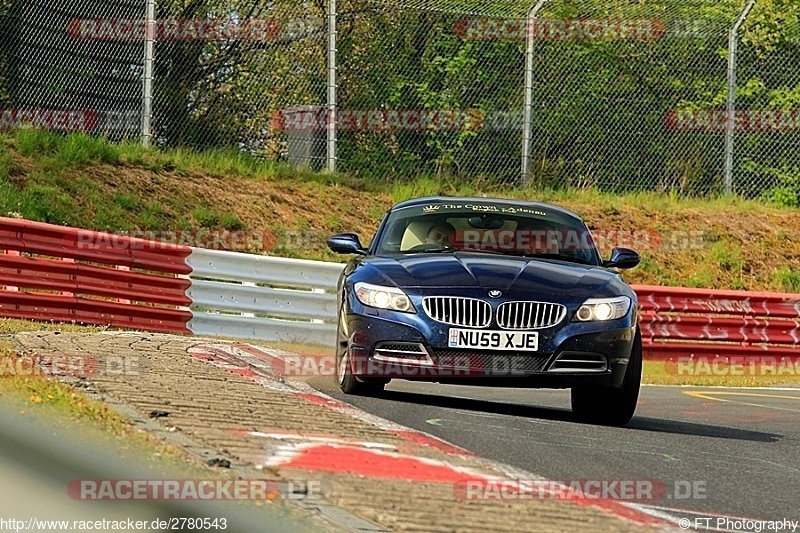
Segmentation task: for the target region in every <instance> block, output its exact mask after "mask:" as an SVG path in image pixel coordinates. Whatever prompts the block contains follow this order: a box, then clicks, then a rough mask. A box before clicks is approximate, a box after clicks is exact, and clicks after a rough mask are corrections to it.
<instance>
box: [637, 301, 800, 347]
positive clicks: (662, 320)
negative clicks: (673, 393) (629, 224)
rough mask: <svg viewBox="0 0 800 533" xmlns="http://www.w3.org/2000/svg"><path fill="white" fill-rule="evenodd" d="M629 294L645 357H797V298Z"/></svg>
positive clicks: (799, 326) (799, 321)
mask: <svg viewBox="0 0 800 533" xmlns="http://www.w3.org/2000/svg"><path fill="white" fill-rule="evenodd" d="M634 290H636V294H637V295H638V297H639V309H640V316H639V324H640V327H641V330H642V340H643V342H644V352H645V357H646V358H649V359H674V358H677V357H690V356H708V357H714V356H721V357H730V356H742V355H747V356H750V355H753V356H755V355H770V356H775V357H781V356H798V355H800V352H799V351H798V348H800V294H776V293H764V292H746V291H711V290H707V289H680V288H675V287H653V286H647V285H637V286H634Z"/></svg>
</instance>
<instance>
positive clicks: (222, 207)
mask: <svg viewBox="0 0 800 533" xmlns="http://www.w3.org/2000/svg"><path fill="white" fill-rule="evenodd" d="M436 194H444V195H451V196H456V195H458V196H462V195H463V196H471V195H487V196H502V197H509V198H520V199H533V200H542V201H547V202H552V203H556V204H559V205H562V206H565V207H567V208H569V209H572V210H574V211H576V212H577V213H579V214H580V215H582V216H583V217H584V218H585V219H586V220H587V222H588V223H589V225H590V227H591V228H592V229H593V230H594V231H595V232H596V233H597V234H598V235H599V241H600V246H601V248H602V251H603V252H604V254H608V252H609V251H610V248H611V247H612V246H613V245H615V244H616V245H629V246H632V247H635V248H638V249H639V251H640V252H641V253H642V255H643V261H642V264H641V266H639V267H638V268H636V269H634V270H632V271H630V272H629V273H626V278H627V279H628V280H629V281H630V282H633V283H648V284H656V285H672V286H689V287H705V288H732V289H744V290H772V291H782V292H800V266H798V265H800V209H798V208H792V207H784V206H780V205H777V204H771V203H767V202H764V201H752V200H743V199H741V198H736V197H719V198H712V199H706V198H703V199H698V198H688V199H687V198H681V197H678V196H674V195H664V194H655V193H631V194H623V195H620V194H609V193H603V192H600V191H597V190H594V189H588V190H569V191H566V190H564V191H560V190H535V189H521V188H510V187H508V186H503V185H499V184H497V183H494V182H493V181H492V180H490V179H472V180H460V179H457V178H452V177H438V178H434V177H430V176H420V177H414V178H407V177H398V176H388V177H386V178H385V179H381V180H378V179H367V178H355V177H352V176H348V175H346V174H337V175H330V174H326V173H312V172H303V171H296V170H293V169H291V168H289V167H287V166H285V165H283V164H278V163H272V162H263V161H257V160H254V159H252V158H250V157H247V156H246V155H242V154H239V153H231V152H220V151H210V152H202V153H198V152H193V151H189V150H170V151H158V150H146V149H143V148H142V147H141V146H140V145H139V144H138V143H133V142H130V143H122V144H111V143H108V142H106V141H105V140H102V139H96V138H92V137H89V136H86V135H83V134H75V135H68V136H63V135H59V134H53V133H47V132H41V131H36V130H19V131H16V132H14V133H9V134H2V135H0V215H5V216H18V217H23V218H27V219H31V220H39V221H44V222H51V223H55V224H63V225H69V226H76V227H84V228H89V229H97V230H108V231H113V232H139V234H143V235H144V236H146V235H148V233H147V232H154V233H164V232H170V233H171V234H176V233H181V232H182V233H181V235H185V234H187V233H188V234H192V232H195V233H194V234H196V233H197V232H202V231H208V232H218V231H236V232H241V233H242V234H251V235H253V234H257V235H261V236H262V237H263V238H261V239H260V240H259V239H250V240H247V239H245V240H247V247H249V250H250V251H261V252H264V251H266V252H267V253H271V254H274V255H284V256H290V257H301V258H308V259H323V260H342V258H341V257H338V256H334V255H332V254H331V253H330V252H328V251H327V250H326V248H325V244H324V241H325V237H327V236H328V235H329V234H330V233H333V232H338V231H355V232H357V233H359V234H361V235H362V237H363V238H365V239H368V238H369V237H370V236H371V234H372V232H374V230H375V228H376V226H377V224H378V222H379V220H380V218H381V216H382V215H383V213H384V212H385V210H386V209H387V208H388V207H389V206H391V205H392V204H393V203H395V202H398V201H401V200H405V199H408V198H412V197H416V196H424V195H436ZM180 240H181V239H180V238H178V241H180ZM254 241H257V242H254ZM190 243H191V242H190ZM199 244H202V242H201V243H199Z"/></svg>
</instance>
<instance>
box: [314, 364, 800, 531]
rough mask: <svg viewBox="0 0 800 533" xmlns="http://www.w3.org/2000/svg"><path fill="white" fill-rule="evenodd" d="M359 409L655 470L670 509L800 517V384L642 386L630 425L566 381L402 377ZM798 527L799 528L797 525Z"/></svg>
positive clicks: (484, 451)
mask: <svg viewBox="0 0 800 533" xmlns="http://www.w3.org/2000/svg"><path fill="white" fill-rule="evenodd" d="M309 383H310V384H311V385H312V386H314V387H316V388H317V389H319V390H321V391H323V392H326V393H328V394H330V395H331V396H333V397H335V398H338V399H340V400H344V401H346V402H349V403H351V404H353V405H356V406H357V407H360V408H361V409H363V410H365V411H367V412H369V413H373V414H376V415H379V416H381V417H384V418H387V419H389V420H392V421H395V422H398V423H400V424H403V425H406V426H409V427H412V428H415V429H419V430H423V431H426V432H428V433H431V434H433V435H436V436H438V437H440V438H443V439H445V440H447V441H449V442H451V443H453V444H457V445H459V446H461V447H463V448H466V449H468V450H470V451H472V452H475V453H476V454H479V455H481V456H484V457H488V458H491V459H495V460H498V461H502V462H504V463H507V464H510V465H512V466H514V467H517V468H520V469H524V470H526V471H529V472H531V473H533V474H537V475H541V476H544V477H546V478H548V479H553V480H559V481H561V480H652V481H654V482H655V483H660V484H661V485H660V486H662V487H664V488H665V490H666V494H665V495H664V497H660V498H658V499H654V500H650V501H644V502H638V504H643V506H644V508H646V509H648V510H650V511H651V512H656V513H666V514H668V515H669V516H671V517H673V518H675V519H679V518H684V517H687V518H690V519H691V520H695V518H697V517H705V516H717V515H722V516H730V517H742V518H752V519H765V520H783V519H789V520H800V388H789V389H786V388H781V389H777V388H776V389H763V388H761V389H733V388H717V387H714V388H701V387H662V386H643V388H642V392H641V395H640V398H639V406H638V408H637V411H636V415H635V416H634V419H633V420H632V421H631V422H630V424H629V425H628V426H626V427H624V428H613V427H601V426H592V425H587V424H582V423H578V422H576V421H575V420H574V418H573V416H572V413H571V412H570V409H569V392H568V391H564V390H538V389H493V388H476V387H461V386H444V385H438V384H431V383H413V382H407V381H397V380H395V381H393V382H392V383H391V384H390V385H389V386H387V390H386V392H385V393H384V395H383V396H381V397H380V398H367V397H357V396H348V395H345V394H343V393H341V391H339V389H338V387H336V386H335V385H334V384H333V383H332V378H329V377H328V378H315V379H313V380H311V381H309ZM790 531H791V529H790Z"/></svg>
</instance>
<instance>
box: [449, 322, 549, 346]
mask: <svg viewBox="0 0 800 533" xmlns="http://www.w3.org/2000/svg"><path fill="white" fill-rule="evenodd" d="M448 346H449V347H450V348H480V349H483V350H519V351H526V352H535V351H537V350H538V349H539V333H538V332H536V331H500V330H481V329H460V328H451V329H450V336H449V342H448Z"/></svg>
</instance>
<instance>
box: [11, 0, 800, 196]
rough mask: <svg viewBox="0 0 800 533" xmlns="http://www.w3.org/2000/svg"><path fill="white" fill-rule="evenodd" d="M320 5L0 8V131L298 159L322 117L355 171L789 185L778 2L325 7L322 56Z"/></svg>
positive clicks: (616, 183)
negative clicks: (333, 83) (29, 128)
mask: <svg viewBox="0 0 800 533" xmlns="http://www.w3.org/2000/svg"><path fill="white" fill-rule="evenodd" d="M148 4H151V5H152V4H155V22H154V24H153V25H152V26H148V25H147V24H146V16H147V12H148ZM330 6H331V2H330V0H310V1H302V2H298V1H296V0H271V1H267V0H158V1H157V2H155V1H154V0H113V1H112V0H65V1H62V2H58V3H54V2H51V1H49V0H0V31H1V33H0V42H2V43H3V46H2V48H1V49H0V105H1V106H2V109H3V113H2V115H0V128H3V129H7V128H11V127H18V126H19V125H21V124H25V123H32V124H33V125H35V126H39V127H50V128H53V129H61V130H88V131H93V132H97V133H101V134H104V135H109V136H111V137H114V138H120V137H138V136H142V135H143V136H144V138H146V139H149V140H151V141H152V142H153V143H154V144H156V145H157V146H169V147H177V146H189V147H194V148H206V147H225V148H234V149H238V150H243V151H247V152H249V153H252V154H255V155H257V156H259V157H264V158H268V159H273V160H288V161H290V162H293V163H305V164H309V165H310V166H311V167H312V168H315V169H318V168H323V167H324V166H325V164H326V154H327V153H328V149H329V145H328V144H327V143H326V134H327V130H328V128H329V127H331V126H332V123H334V122H335V126H336V128H335V129H336V145H335V146H336V159H335V162H336V164H337V169H338V170H342V171H346V172H350V173H353V174H355V175H362V176H376V177H398V178H403V177H408V176H414V175H418V174H429V175H438V176H446V177H448V178H450V179H452V180H458V179H460V178H465V177H470V178H475V177H478V178H483V179H485V180H487V181H493V182H496V183H501V184H507V185H509V186H519V185H522V186H527V185H534V186H538V187H557V188H558V187H586V188H589V187H597V188H601V189H604V190H612V191H625V190H642V189H645V190H657V191H676V192H678V193H681V194H707V193H718V192H721V191H726V190H731V191H733V192H736V193H739V194H743V195H746V196H758V195H767V196H771V197H777V198H779V199H780V197H781V196H782V195H791V194H795V195H796V194H797V191H798V190H800V157H798V154H799V153H800V111H798V110H799V109H800V68H798V67H800V64H799V63H800V22H799V21H798V14H799V13H800V6H798V5H796V2H793V1H791V0H756V1H753V2H750V1H748V0H636V1H632V0H614V1H608V0H521V1H517V0H494V1H491V0H490V1H472V0H469V1H468V0H399V1H390V0H338V2H337V5H335V6H334V7H336V9H335V14H336V24H337V31H336V32H335V37H336V45H335V50H336V52H335V56H333V55H332V54H330V53H329V51H328V49H329V43H328V31H327V30H328V15H329V7H330ZM749 8H752V9H749ZM148 27H150V28H152V31H150V32H148V30H147V28H148ZM734 30H736V32H735V33H734V36H735V38H734V39H731V36H732V32H733V31H734ZM148 39H151V40H152V41H153V42H154V54H153V56H152V58H153V63H152V66H153V69H152V72H153V87H154V92H153V94H152V103H153V107H152V121H146V120H143V115H146V114H147V110H148V109H149V105H148V100H147V98H148V93H147V91H146V90H144V89H143V86H144V83H143V82H144V81H145V80H144V78H145V77H146V76H145V73H147V72H149V70H148V69H147V66H148V64H149V63H148V61H149V59H150V58H149V56H148V54H147V53H146V49H147V47H146V42H147V41H148ZM732 45H738V53H737V54H736V56H735V57H734V56H731V51H732V50H731V46H732ZM334 58H335V65H336V70H335V72H336V74H337V77H338V82H337V87H338V94H337V96H338V97H337V99H336V101H335V102H330V101H329V97H330V94H331V93H329V88H330V87H329V81H328V65H329V59H334ZM732 58H735V59H736V61H735V62H734V63H730V60H731V59H732ZM731 67H735V68H731ZM733 75H735V80H736V84H735V91H734V93H733V94H734V95H735V97H736V99H735V101H736V112H735V113H730V112H729V109H728V106H729V105H730V102H731V101H732V100H731V99H730V97H729V81H731V80H733ZM332 103H334V104H335V106H336V107H335V108H336V109H337V112H336V119H335V121H334V120H333V119H332V115H331V114H330V113H329V112H328V106H329V105H330V104H332ZM729 117H733V119H732V120H729ZM148 122H150V127H149V129H148V128H147V124H148ZM143 127H144V129H143ZM726 147H727V152H726ZM731 148H732V150H731ZM331 154H332V152H331ZM726 160H727V161H729V163H726ZM331 161H332V160H329V163H330V162H331Z"/></svg>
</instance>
